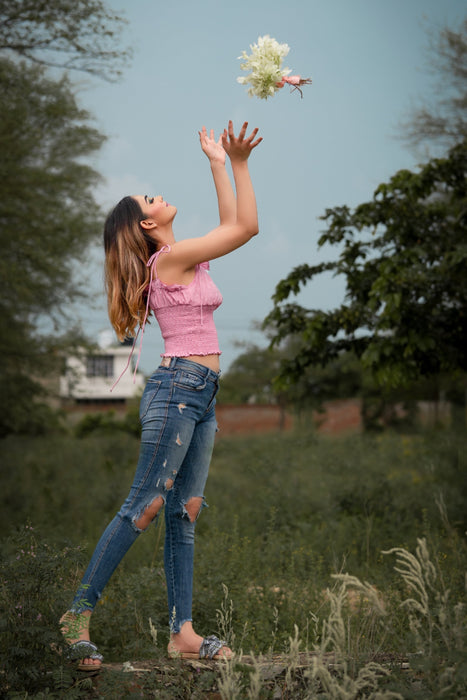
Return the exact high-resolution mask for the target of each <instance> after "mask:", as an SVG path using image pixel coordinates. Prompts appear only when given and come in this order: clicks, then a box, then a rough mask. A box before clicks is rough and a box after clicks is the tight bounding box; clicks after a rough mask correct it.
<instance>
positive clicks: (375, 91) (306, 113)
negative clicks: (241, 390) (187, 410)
mask: <svg viewBox="0 0 467 700" xmlns="http://www.w3.org/2000/svg"><path fill="white" fill-rule="evenodd" d="M108 4H109V5H110V6H111V7H112V9H114V10H116V11H122V14H123V15H124V16H125V17H126V18H127V19H128V21H129V24H128V26H127V28H126V29H125V32H124V40H123V43H124V44H125V45H126V44H128V45H131V46H132V48H133V52H134V55H133V59H132V61H131V63H130V64H129V67H128V69H127V70H126V71H125V73H124V75H123V78H122V80H120V82H118V83H115V84H106V83H103V82H99V83H98V82H97V81H96V82H93V83H89V81H86V80H83V79H82V78H76V82H77V84H78V86H79V100H80V103H81V105H82V106H83V107H84V108H86V109H88V110H89V111H90V112H91V113H92V114H93V116H94V118H95V123H96V126H97V127H98V128H99V129H100V130H101V131H102V132H103V133H105V134H107V135H108V141H107V143H106V145H105V146H104V147H103V149H102V150H101V151H100V152H99V154H97V155H96V157H95V158H94V160H93V163H92V164H93V166H94V167H95V168H96V169H97V170H98V171H99V172H100V173H102V175H103V176H104V178H105V180H104V182H103V183H102V185H101V186H100V188H99V192H98V198H99V200H100V201H101V202H102V205H103V207H104V209H105V210H108V209H110V207H111V206H112V205H113V204H114V203H115V202H116V201H118V200H119V199H120V198H121V197H122V196H124V195H126V194H162V195H163V196H164V198H165V199H167V200H168V201H169V202H171V203H173V204H175V205H176V206H177V207H178V214H177V218H176V221H175V227H174V229H175V234H176V237H177V238H180V239H181V238H188V237H191V236H199V235H203V234H204V233H206V232H207V231H209V230H210V229H211V228H213V227H214V226H215V225H216V224H217V218H216V217H217V208H216V199H215V193H214V187H213V185H212V180H211V175H210V170H209V164H208V161H207V159H206V157H205V156H204V154H203V153H202V152H201V149H200V146H199V139H198V130H199V129H200V128H201V126H202V125H203V124H204V125H206V127H207V128H211V127H212V128H213V129H214V130H215V132H216V134H218V133H220V131H221V130H222V129H223V128H224V126H225V125H226V124H227V121H228V119H230V118H232V119H233V121H234V124H235V125H236V126H237V127H238V126H239V125H240V124H241V123H242V122H243V121H244V120H246V121H248V122H249V123H250V125H251V127H253V126H258V127H259V128H260V133H261V135H262V136H263V138H264V141H263V143H262V144H261V145H260V146H259V147H258V148H257V149H256V151H255V152H254V153H253V155H252V157H251V159H250V171H251V175H252V179H253V182H254V185H255V190H256V195H257V201H258V210H259V219H260V234H259V235H258V236H257V237H256V238H255V239H253V241H252V242H250V243H249V244H248V245H247V246H245V247H244V248H242V249H240V250H238V251H236V252H234V253H232V254H231V255H229V256H226V257H225V258H223V259H221V260H216V261H214V262H213V263H212V265H211V275H212V277H213V279H214V281H215V282H216V283H217V284H218V286H219V287H220V289H221V291H222V294H223V296H224V303H223V305H222V306H221V307H220V309H218V310H217V311H216V313H215V320H216V324H217V327H218V332H219V339H220V344H221V348H222V350H223V356H222V367H223V369H224V370H226V369H227V368H228V366H229V364H230V363H231V362H232V360H233V359H235V357H236V356H237V355H238V354H239V353H240V352H241V351H242V350H241V348H239V347H238V345H237V343H238V342H254V343H257V344H259V345H262V346H263V345H265V344H266V340H265V338H264V337H263V336H262V335H261V334H260V333H258V332H257V331H255V330H254V329H253V324H254V322H256V321H262V320H263V318H264V317H265V316H266V314H267V313H268V312H269V311H270V310H271V308H272V302H271V295H272V294H273V292H274V288H275V285H276V284H277V282H278V281H279V280H280V279H282V278H283V277H285V276H286V275H287V274H288V273H289V272H290V271H291V270H292V269H293V268H294V267H295V266H296V265H300V264H302V263H304V262H307V263H310V264H314V263H315V262H317V261H319V260H323V259H328V258H329V257H330V256H334V255H335V251H333V250H332V249H331V250H326V251H323V250H321V251H320V250H318V247H317V241H318V238H319V235H320V232H321V231H322V229H323V222H321V221H320V220H319V217H320V216H321V215H322V214H323V213H324V211H325V209H326V208H327V207H334V206H338V205H341V204H347V205H349V206H354V205H356V204H359V203H361V202H364V201H368V200H369V199H371V197H372V194H373V191H374V189H375V188H376V187H377V185H378V184H379V183H380V182H384V181H387V180H388V179H389V178H390V177H391V175H392V174H394V173H395V172H396V171H397V170H399V169H401V168H411V169H413V168H415V167H416V165H417V157H416V156H415V154H414V153H412V152H411V151H410V150H408V148H407V147H406V146H405V145H404V144H403V143H402V142H401V141H400V140H399V139H398V138H397V135H398V133H400V131H398V124H399V123H400V122H401V121H402V120H403V119H404V117H406V116H407V114H408V112H409V111H410V109H411V107H413V106H414V105H416V104H417V103H418V102H419V100H421V99H425V98H427V97H429V96H430V95H431V94H432V93H433V90H434V83H433V79H432V77H431V76H430V74H429V72H428V57H429V54H428V48H429V32H430V31H432V32H434V33H435V35H436V34H437V32H438V31H439V28H441V27H442V26H444V25H446V24H448V25H450V26H454V27H455V26H458V24H459V22H460V21H461V20H462V19H463V17H464V16H465V14H466V4H465V2H464V0H444V1H442V0H386V1H385V2H383V0H288V2H287V3H279V2H277V1H276V0H240V1H237V2H236V3H226V2H222V0H220V1H217V2H216V1H215V0H198V2H192V1H191V0H173V1H171V2H164V3H162V2H160V1H159V0H133V1H132V2H131V3H130V2H124V1H123V0H109V2H108ZM264 34H269V35H270V36H272V37H274V38H275V39H277V41H279V42H280V43H287V44H288V45H289V46H290V52H289V55H288V56H287V58H286V60H285V64H286V65H287V66H288V67H289V68H291V69H292V72H293V73H299V74H301V75H302V76H304V77H311V78H312V80H313V84H312V85H311V86H307V87H305V88H304V95H303V99H300V96H299V95H298V94H297V93H296V92H295V93H292V94H291V93H290V92H289V90H288V89H287V88H285V89H283V90H281V91H280V92H278V93H276V95H275V96H274V97H273V98H271V99H268V100H259V99H257V98H251V97H249V96H248V95H247V91H246V88H245V87H243V86H241V85H239V84H238V83H237V82H236V78H237V76H239V75H240V74H241V71H240V61H239V60H238V56H239V55H240V53H241V52H242V50H246V51H247V52H249V46H250V44H252V43H254V42H256V41H257V38H258V36H261V35H264ZM102 260H103V254H102V251H101V249H100V248H97V247H96V249H95V250H93V253H92V264H91V265H90V267H89V270H88V271H87V274H88V279H89V284H90V285H91V288H92V289H93V290H95V303H94V308H92V309H89V308H87V309H86V310H83V311H82V312H81V314H80V316H81V320H82V324H83V327H84V330H85V331H86V332H87V334H88V335H89V336H90V337H91V338H93V339H97V337H98V335H99V334H100V333H102V332H103V331H106V330H108V329H110V326H109V322H108V320H107V314H106V302H105V297H104V293H103V286H102ZM343 292H344V286H343V282H342V281H341V280H336V279H333V278H331V277H323V278H322V279H319V280H316V281H315V282H314V283H313V284H312V285H310V286H309V287H308V288H307V289H306V291H305V292H303V293H302V295H301V296H300V301H301V302H302V303H303V304H305V305H306V306H308V307H309V308H320V309H329V308H333V307H334V306H336V305H338V304H339V303H340V302H341V301H342V298H343ZM161 351H162V341H161V339H160V334H159V330H158V328H157V326H156V325H155V324H154V323H153V324H151V326H150V327H149V328H148V329H147V331H146V334H145V339H144V345H143V352H142V358H141V365H140V366H141V368H142V369H143V371H145V372H150V371H151V370H152V369H153V368H155V367H156V366H157V364H158V361H159V354H160V352H161Z"/></svg>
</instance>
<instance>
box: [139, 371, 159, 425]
mask: <svg viewBox="0 0 467 700" xmlns="http://www.w3.org/2000/svg"><path fill="white" fill-rule="evenodd" d="M160 386H161V381H160V380H158V381H151V380H149V381H148V383H147V384H146V388H145V390H144V392H143V395H142V397H141V403H140V405H139V419H140V420H143V418H144V417H145V415H146V414H147V412H148V411H149V407H150V405H151V403H152V401H153V399H154V397H155V396H156V394H157V392H158V391H159V389H160Z"/></svg>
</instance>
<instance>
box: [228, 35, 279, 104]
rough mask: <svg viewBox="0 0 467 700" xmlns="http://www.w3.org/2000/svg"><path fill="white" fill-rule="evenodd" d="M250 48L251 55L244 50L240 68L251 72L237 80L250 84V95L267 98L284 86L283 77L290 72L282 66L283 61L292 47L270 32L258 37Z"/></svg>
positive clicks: (243, 83)
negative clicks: (277, 39)
mask: <svg viewBox="0 0 467 700" xmlns="http://www.w3.org/2000/svg"><path fill="white" fill-rule="evenodd" d="M250 49H251V55H250V56H248V54H247V53H246V51H242V55H241V56H239V59H243V61H244V63H241V64H240V68H241V69H242V70H244V71H251V72H250V74H249V75H247V76H240V77H239V78H237V82H239V83H241V84H242V85H248V84H250V87H249V88H248V94H249V95H250V97H254V96H256V97H260V98H261V99H263V100H267V99H268V97H272V96H273V95H274V93H275V92H276V91H277V90H279V89H280V87H282V84H283V83H282V84H281V81H282V78H284V76H286V75H288V74H289V73H290V70H289V69H288V68H282V61H283V60H284V58H285V56H287V54H288V53H289V50H290V49H289V47H288V45H287V44H279V42H277V41H276V40H275V39H272V38H271V37H270V36H269V34H265V36H260V37H258V43H257V44H253V45H250Z"/></svg>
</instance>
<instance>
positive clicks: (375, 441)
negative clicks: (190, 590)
mask: <svg viewBox="0 0 467 700" xmlns="http://www.w3.org/2000/svg"><path fill="white" fill-rule="evenodd" d="M466 446H467V436H465V435H460V434H457V435H454V434H450V433H446V432H440V433H436V434H430V435H424V434H420V435H410V436H403V435H398V434H392V433H387V434H380V435H378V436H367V435H363V436H354V437H350V438H339V439H330V438H327V439H325V438H319V437H317V436H316V435H315V434H313V433H306V432H305V433H304V432H301V433H294V434H285V435H280V434H278V435H268V436H263V437H255V438H249V439H241V438H235V439H227V438H223V439H222V440H220V441H219V442H218V444H217V446H216V449H215V453H214V458H213V463H212V468H211V474H210V478H209V480H208V487H207V491H206V497H207V501H208V503H209V505H210V508H209V509H208V510H204V512H203V515H202V517H201V518H200V520H199V522H198V526H197V530H198V534H197V545H196V571H195V594H194V619H195V621H196V626H197V627H198V629H199V630H200V631H201V632H203V633H206V634H207V633H211V632H216V633H219V634H220V635H221V636H222V637H223V638H228V640H229V642H230V643H231V644H232V645H233V646H234V648H235V649H236V650H238V651H240V650H243V651H244V652H245V653H247V654H249V655H250V657H251V654H252V657H251V658H250V660H249V663H248V665H245V664H243V665H242V663H239V661H240V659H239V658H238V657H237V660H236V661H235V662H233V663H231V664H227V665H226V666H225V667H224V668H223V670H222V672H221V671H216V673H215V674H214V675H212V672H211V671H210V672H209V673H211V675H209V673H208V672H207V671H206V672H205V673H201V674H200V678H199V683H198V684H196V683H194V679H193V678H192V677H190V675H189V672H188V671H187V670H186V668H184V667H183V666H182V665H180V666H179V668H178V670H177V674H178V675H177V678H178V681H177V683H178V688H179V690H178V691H175V690H174V694H167V693H171V690H167V687H169V688H170V687H171V685H170V683H168V685H166V686H164V687H166V690H164V693H166V694H165V695H164V694H162V690H161V688H162V686H160V683H159V681H158V680H157V679H155V678H154V677H153V676H152V677H151V678H150V675H148V676H147V680H146V681H145V682H146V684H147V685H146V686H145V688H146V690H145V692H146V695H145V696H147V697H167V698H169V697H200V698H202V697H208V695H207V692H208V690H207V689H208V688H212V687H217V691H216V692H219V693H220V694H221V696H222V697H223V698H234V697H235V698H253V697H257V698H267V697H284V698H285V697H287V698H307V697H309V698H313V697H328V698H334V697H336V698H343V699H345V700H347V699H348V698H357V697H373V698H375V700H376V698H380V699H381V700H382V699H383V698H387V699H388V700H389V698H395V697H404V698H406V697H407V698H410V697H414V698H415V697H420V698H431V697H433V698H435V697H440V698H441V697H443V698H445V697H459V698H461V697H462V694H461V693H464V691H466V694H467V689H466V686H465V683H466V678H467V672H466V666H465V654H466V639H465V629H466V621H467V620H466V609H465V593H466V590H465V586H466V579H465V576H466V570H467V549H466V544H465V531H466V529H467V508H466V502H467V485H466V476H465V475H466V466H467V465H466V461H467V459H466V455H467V451H466ZM137 453H138V441H137V439H136V438H134V437H132V436H130V435H127V434H124V433H121V432H116V433H114V434H109V433H103V434H100V435H99V434H97V433H95V434H91V435H87V436H86V437H84V438H82V439H76V438H70V437H64V436H62V437H54V438H35V439H31V440H28V441H25V440H24V439H22V440H19V439H16V438H9V439H7V440H5V441H3V455H4V459H3V465H4V466H3V477H2V493H1V499H2V501H1V508H0V523H1V526H2V532H4V533H10V537H8V538H4V539H3V542H2V571H1V586H2V589H1V590H2V602H3V608H4V609H3V611H2V620H3V622H2V623H1V625H2V634H1V635H0V662H1V661H2V660H6V661H5V663H6V666H5V668H6V669H7V671H6V672H5V673H4V674H3V675H0V680H3V682H4V683H5V684H7V685H9V688H10V690H11V689H14V690H15V692H16V691H17V692H21V691H27V692H29V693H30V694H31V693H32V692H33V691H34V689H36V690H37V691H39V690H41V688H43V687H44V686H43V683H44V682H45V680H47V682H49V687H51V688H55V690H54V692H56V693H60V692H65V691H64V688H65V689H66V691H67V692H71V690H70V689H73V693H77V697H86V693H87V692H89V691H88V690H87V689H86V688H83V687H82V681H81V680H79V683H78V684H77V683H76V677H75V676H70V675H69V673H70V671H69V669H68V667H67V666H66V665H65V664H62V665H60V663H59V664H58V666H56V665H55V666H52V668H53V673H52V675H51V671H50V663H51V658H52V657H51V656H50V654H49V651H50V648H51V646H50V643H51V641H53V640H55V641H54V644H58V645H60V640H59V639H57V635H56V620H58V618H59V617H60V615H61V613H62V612H63V610H64V609H65V607H66V605H68V603H69V600H70V599H71V596H72V590H73V588H74V586H75V585H76V583H77V581H78V580H79V576H80V573H81V571H82V568H83V566H84V562H85V559H86V557H87V556H88V555H89V554H90V551H91V549H92V547H93V546H94V544H95V542H96V540H97V538H98V537H99V535H100V532H101V531H102V529H103V527H105V525H106V524H107V522H108V520H109V519H110V518H112V517H113V515H114V514H115V511H116V510H117V509H118V508H119V506H120V504H121V502H122V501H123V499H124V498H125V496H126V493H127V491H128V488H129V486H130V484H131V480H132V476H133V470H134V465H135V460H136V458H137ZM28 522H30V523H32V527H33V528H34V530H29V529H26V527H25V524H26V523H28ZM27 527H28V528H29V527H31V526H30V525H28V526H27ZM32 536H33V540H34V543H35V544H34V547H32V548H31V546H29V549H28V548H26V549H25V538H26V539H27V540H28V542H29V541H30V540H31V537H32ZM64 536H66V538H67V539H68V540H69V542H68V543H64ZM28 538H29V539H28ZM162 547H163V524H162V523H160V525H159V526H158V528H150V530H149V531H148V532H147V533H145V534H144V535H143V536H142V537H140V538H139V540H138V541H137V542H136V544H135V545H134V547H133V549H132V551H131V552H130V553H129V555H128V556H127V558H126V559H125V561H124V562H123V564H122V566H121V567H120V568H119V570H118V571H117V573H116V574H115V575H114V578H113V579H112V581H111V582H110V584H109V586H108V588H107V589H106V591H105V594H104V596H103V599H102V600H101V602H100V604H99V606H98V608H97V610H96V614H95V615H94V618H93V629H92V633H93V638H94V640H95V641H97V642H98V644H99V648H100V650H101V651H102V652H103V653H104V654H105V657H106V660H107V661H112V660H114V661H119V662H122V663H123V662H124V661H129V660H131V659H133V660H134V659H139V660H141V659H144V658H156V659H161V660H162V658H163V657H164V656H165V647H166V644H167V623H166V616H167V613H166V592H165V581H164V575H163V568H162ZM83 549H86V552H83ZM22 552H23V553H22ZM24 552H25V553H24ZM28 552H29V554H28ZM31 552H34V553H35V554H36V556H35V557H34V556H32V554H31ZM38 552H40V556H39V557H38V556H37V553H38ZM20 580H21V581H22V582H23V583H22V584H21V586H20V585H19V581H20ZM39 582H42V584H41V585H39ZM18 605H22V606H23V608H24V607H26V608H28V610H29V611H30V612H29V613H28V614H29V617H28V624H27V625H24V624H22V622H21V618H20V617H18V614H17V613H16V615H15V610H16V611H17V610H19V608H17V607H16V606H18ZM34 615H35V617H34ZM38 615H40V617H39V618H38V617H37V616H38ZM31 616H33V617H34V619H32V618H31ZM26 628H28V630H29V631H28V632H26ZM31 630H32V631H31ZM42 637H43V639H42ZM52 638H53V640H52ZM31 639H33V640H35V641H34V643H33V644H32V647H31V644H30V642H31ZM41 640H42V641H41ZM42 642H43V643H42ZM46 647H47V653H46V652H45V648H46ZM13 649H14V650H16V651H15V652H14V654H13V651H12V650H13ZM279 653H280V654H281V655H282V658H283V659H286V664H285V666H284V671H283V673H282V676H280V677H279V678H277V677H273V676H272V675H271V673H269V675H268V674H267V673H265V672H264V668H265V666H264V659H272V658H273V656H274V655H275V654H279ZM311 653H312V654H311ZM41 654H42V657H41ZM304 654H305V656H306V661H304V656H303V655H304ZM310 654H311V655H310ZM330 655H331V656H332V663H330ZM21 658H24V664H23V666H22V665H21V663H20V661H19V660H21ZM38 658H42V661H41V662H40V663H34V664H33V668H35V669H36V670H35V671H34V673H33V676H32V678H31V677H30V674H29V675H28V673H27V672H26V670H27V668H31V661H34V660H35V659H36V660H37V659H38ZM402 658H403V659H405V661H408V662H409V663H410V668H411V669H412V671H411V672H409V673H407V672H406V671H401V670H400V668H401V659H402ZM8 659H9V661H8ZM252 659H253V660H252ZM26 660H27V663H26ZM396 662H397V663H396ZM13 667H14V668H16V669H19V671H16V672H15V673H13V671H12V669H13ZM8 669H10V670H8ZM21 669H22V670H21ZM47 669H49V670H47ZM57 669H59V671H60V673H59V675H60V679H59V680H56V675H57V672H58V671H57ZM398 669H399V670H398ZM415 671H416V674H415ZM206 673H207V674H208V675H207V676H206ZM47 674H48V675H47ZM53 674H55V675H53ZM67 674H68V675H67ZM201 676H202V678H201ZM44 679H45V680H44ZM54 679H55V680H54ZM106 682H107V681H105V680H103V679H101V681H100V685H101V686H102V687H105V683H106ZM108 682H109V683H111V681H110V680H109V681H108ZM151 683H152V685H151ZM177 683H174V687H175V686H176V685H177ZM41 684H42V685H41ZM57 684H58V685H57ZM60 684H61V685H60ZM158 684H159V685H158ZM203 684H204V685H203ZM122 687H123V686H122ZM60 688H61V690H60ZM180 688H183V689H184V690H183V691H182V690H180ZM279 691H280V692H281V693H282V695H278V693H279ZM122 692H123V691H122ZM175 692H178V693H179V694H178V695H176V694H175ZM184 692H186V695H183V693H184ZM209 692H210V691H209ZM151 693H154V695H151ZM197 693H198V695H197ZM203 693H204V695H203ZM274 693H275V695H274ZM80 694H81V695H80ZM59 696H60V695H59V694H58V695H57V697H59ZM12 697H13V696H12ZM18 697H20V695H18ZM21 697H26V696H25V695H24V693H23V695H21ZM102 697H104V696H102ZM121 697H130V694H128V695H127V696H125V695H122V696H121Z"/></svg>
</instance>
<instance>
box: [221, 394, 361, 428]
mask: <svg viewBox="0 0 467 700" xmlns="http://www.w3.org/2000/svg"><path fill="white" fill-rule="evenodd" d="M361 405H362V404H361V400H360V399H338V400H334V401H326V402H324V404H323V411H322V412H321V411H313V413H312V416H311V420H312V421H313V423H314V425H315V427H316V430H317V431H318V432H319V433H323V434H327V435H337V434H339V433H345V432H360V431H361V430H362V427H363V425H362V415H361ZM216 414H217V422H218V425H219V433H218V437H222V436H223V435H248V434H251V433H268V432H276V431H278V430H290V429H291V428H292V427H293V425H294V417H293V415H292V414H290V413H286V412H285V413H281V410H280V408H279V406H275V405H271V406H269V405H268V406H259V405H254V404H253V405H245V404H244V405H240V406H238V405H230V404H218V405H217V407H216Z"/></svg>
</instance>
